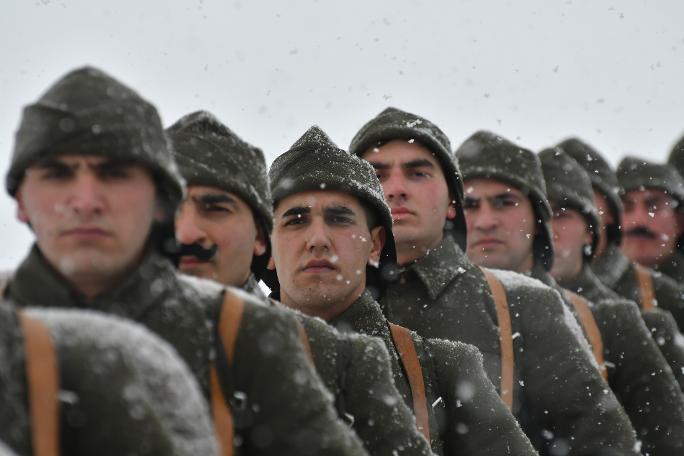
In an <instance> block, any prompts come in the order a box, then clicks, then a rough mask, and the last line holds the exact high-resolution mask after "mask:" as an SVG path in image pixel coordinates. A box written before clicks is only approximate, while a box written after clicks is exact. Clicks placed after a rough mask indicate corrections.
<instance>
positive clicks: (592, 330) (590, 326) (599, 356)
mask: <svg viewBox="0 0 684 456" xmlns="http://www.w3.org/2000/svg"><path fill="white" fill-rule="evenodd" d="M563 294H564V295H565V298H566V299H567V300H568V301H570V304H572V307H574V309H575V312H577V315H579V319H580V323H581V324H582V328H583V329H584V334H585V335H586V336H587V339H588V340H589V345H591V351H592V352H593V353H594V359H596V362H597V363H598V366H599V372H600V373H601V377H603V379H604V380H606V381H607V380H608V369H606V363H605V361H604V360H603V338H602V337H601V331H599V328H598V325H597V324H596V319H595V318H594V314H593V313H591V309H590V308H589V303H588V302H587V300H586V299H584V298H583V297H581V296H580V295H578V294H577V293H573V292H572V291H570V290H563Z"/></svg>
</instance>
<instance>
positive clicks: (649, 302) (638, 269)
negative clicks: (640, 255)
mask: <svg viewBox="0 0 684 456" xmlns="http://www.w3.org/2000/svg"><path fill="white" fill-rule="evenodd" d="M632 264H633V265H634V272H635V273H636V278H637V283H638V284H639V296H640V297H641V308H642V309H643V310H651V309H653V307H655V306H654V304H653V300H654V298H655V294H654V293H653V278H652V277H651V274H649V272H648V269H646V268H645V267H643V266H641V265H640V264H637V263H632Z"/></svg>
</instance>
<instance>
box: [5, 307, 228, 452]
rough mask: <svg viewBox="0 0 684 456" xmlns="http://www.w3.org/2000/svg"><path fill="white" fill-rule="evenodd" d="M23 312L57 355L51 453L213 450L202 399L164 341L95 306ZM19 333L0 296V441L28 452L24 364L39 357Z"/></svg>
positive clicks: (15, 319)
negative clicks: (44, 333)
mask: <svg viewBox="0 0 684 456" xmlns="http://www.w3.org/2000/svg"><path fill="white" fill-rule="evenodd" d="M26 313H27V314H28V316H29V318H31V319H34V320H37V321H38V322H40V323H41V324H42V325H44V327H45V328H46V329H47V330H48V332H49V334H50V338H51V339H52V344H51V345H52V347H51V350H50V351H51V352H53V353H54V356H55V358H56V360H57V366H56V368H55V370H56V372H54V375H55V376H56V378H57V379H58V389H59V394H58V397H55V398H53V399H54V400H57V399H58V398H59V411H58V414H56V416H55V417H54V419H55V420H56V421H55V423H56V424H57V427H58V429H59V432H58V439H57V440H58V443H57V445H58V448H56V449H57V450H58V452H59V454H69V455H92V454H98V455H121V454H139V455H159V456H162V455H197V454H206V455H211V454H217V448H216V443H215V440H214V435H213V432H212V427H211V422H210V419H209V413H208V409H207V407H206V403H205V401H204V400H203V399H202V396H201V393H200V390H199V388H198V386H197V384H196V383H195V380H194V378H193V377H192V376H191V374H190V372H189V371H188V369H187V367H186V366H185V364H183V363H182V362H181V361H180V359H179V358H178V357H177V355H176V354H175V352H174V351H173V350H172V348H171V347H170V346H169V345H168V344H166V343H164V342H163V341H161V340H159V338H157V337H155V336H153V335H152V334H151V333H150V332H149V331H147V330H145V329H144V328H142V327H140V326H138V325H135V324H133V323H131V322H128V321H123V320H121V319H117V318H114V317H111V316H105V315H103V314H100V313H95V312H83V311H75V310H46V309H28V310H27V311H26ZM26 338H27V336H26V333H25V331H24V330H23V329H22V325H21V324H20V321H19V317H18V313H17V311H16V309H15V308H14V307H13V306H11V305H9V304H8V303H5V302H3V303H0V364H1V365H2V369H0V403H1V404H2V407H0V440H2V441H5V442H6V443H7V444H8V445H9V446H10V447H11V448H12V449H13V451H15V452H16V453H17V454H20V455H30V454H35V452H36V449H35V448H32V446H33V445H32V432H38V431H37V430H36V428H33V427H32V425H31V422H32V417H31V412H30V410H31V405H30V402H29V399H28V398H29V386H28V383H29V382H28V374H27V373H26V365H27V363H41V362H44V360H43V359H40V360H38V359H35V358H34V357H37V356H39V355H37V354H31V355H28V354H27V353H31V352H30V351H29V350H27V349H26ZM41 380H45V379H44V378H43V379H41ZM39 385H40V383H39ZM40 388H45V386H40ZM55 393H57V391H55ZM34 400H38V399H36V398H34ZM33 419H35V417H34V418H33Z"/></svg>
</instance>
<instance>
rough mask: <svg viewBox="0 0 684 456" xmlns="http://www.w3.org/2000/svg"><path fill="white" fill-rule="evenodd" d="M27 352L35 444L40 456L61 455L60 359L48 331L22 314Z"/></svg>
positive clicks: (35, 450)
mask: <svg viewBox="0 0 684 456" xmlns="http://www.w3.org/2000/svg"><path fill="white" fill-rule="evenodd" d="M19 322H20V324H21V328H22V331H23V334H24V346H25V351H26V378H27V381H28V397H29V403H30V410H31V443H32V445H33V454H35V455H36V456H57V455H58V454H59V415H58V404H59V401H58V398H57V395H58V391H59V380H58V370H57V359H56V356H55V350H54V347H53V345H52V338H51V337H50V332H49V331H48V329H47V328H46V327H45V326H44V325H43V324H42V323H41V322H40V321H38V320H36V319H33V318H30V317H28V316H27V315H26V314H25V313H24V312H21V311H20V312H19Z"/></svg>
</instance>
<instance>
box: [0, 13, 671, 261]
mask: <svg viewBox="0 0 684 456" xmlns="http://www.w3.org/2000/svg"><path fill="white" fill-rule="evenodd" d="M682 17H684V2H682V1H681V0H660V1H657V2H656V1H645V0H614V1H604V0H593V1H590V0H585V1H578V0H575V1H572V0H513V1H484V0H451V1H420V0H392V1H371V0H365V1H357V0H347V1H323V0H320V1H314V0H301V1H296V0H288V1H254V0H242V1H240V0H238V1H233V0H187V1H173V0H144V1H143V0H118V1H116V2H104V1H96V0H4V1H3V5H2V12H1V13H0V43H1V44H0V58H1V60H0V61H2V65H1V66H0V163H1V164H2V169H3V175H4V170H6V169H7V164H8V163H9V158H10V154H11V151H12V148H13V143H14V139H13V138H14V131H15V130H16V128H17V125H18V122H19V119H20V115H21V109H22V107H23V106H24V105H25V104H27V103H29V102H31V101H33V100H35V99H36V98H38V97H39V96H40V94H41V93H42V92H43V91H45V90H46V89H47V87H48V86H49V85H50V84H52V83H53V82H54V81H55V80H56V79H57V78H59V77H60V76H61V75H62V74H64V73H65V72H67V71H68V70H70V69H73V68H75V67H78V66H82V65H85V64H91V65H95V66H98V67H100V68H102V69H103V70H105V71H107V72H109V73H111V74H112V75H114V76H115V77H117V78H119V79H120V80H122V81H123V82H125V83H126V84H128V85H130V86H132V87H133V88H135V89H137V90H138V91H139V92H140V93H141V94H142V95H143V96H145V97H146V98H148V99H149V100H151V101H152V102H153V103H155V104H156V105H157V107H158V108H159V110H160V112H161V114H162V117H163V119H164V121H165V123H166V124H170V123H172V122H174V121H175V120H176V119H178V118H179V117H180V116H182V115H184V114H187V113H189V112H191V111H194V110H198V109H206V110H209V111H211V112H213V113H214V114H216V115H217V116H218V117H219V118H220V119H221V120H222V121H223V122H225V123H226V124H227V125H228V126H229V127H231V128H232V129H233V130H234V131H235V132H236V133H238V134H239V135H241V136H242V137H243V138H244V139H245V140H247V141H249V142H251V143H253V144H255V145H257V146H259V147H261V148H262V149H263V150H264V151H265V153H266V155H267V157H268V160H269V161H271V160H273V158H274V157H275V156H277V155H279V154H280V153H282V152H283V151H285V150H286V149H287V148H288V146H289V145H290V144H292V143H293V142H294V141H295V140H296V139H297V138H298V137H299V136H300V135H301V134H302V133H303V132H304V131H305V130H306V129H307V128H308V127H309V126H311V125H313V124H318V125H319V126H321V127H322V128H323V129H324V130H325V131H326V132H328V134H329V135H330V136H331V137H332V138H333V140H335V141H336V142H337V143H338V144H339V145H340V146H342V147H344V148H346V147H347V146H348V144H349V140H350V139H351V137H352V136H353V135H354V133H355V132H356V130H357V129H358V128H359V127H360V126H361V125H362V124H363V123H364V122H365V121H366V120H368V119H369V118H371V117H372V116H374V115H375V114H376V113H377V112H379V111H380V110H382V109H384V108H385V107H387V106H388V105H393V106H397V107H399V108H402V109H405V110H409V111H413V112H415V113H418V114H421V115H423V116H425V117H427V118H429V119H431V120H433V121H434V122H436V123H437V124H438V125H440V126H441V127H442V128H443V129H444V130H445V131H446V132H447V134H448V135H449V136H450V137H451V141H452V144H453V145H454V146H457V145H458V144H460V143H461V142H462V141H463V140H464V139H465V138H466V137H467V136H469V135H470V134H471V133H473V132H474V131H476V130H478V129H483V128H485V129H490V130H493V131H495V132H497V133H500V134H502V135H503V136H506V137H508V138H510V139H512V140H515V141H517V142H519V143H520V144H522V145H524V146H526V147H529V148H532V149H534V150H538V149H540V148H542V147H544V146H547V145H551V144H553V143H555V142H557V141H558V140H560V139H563V138H564V137H566V136H568V135H578V136H580V137H582V138H584V139H586V140H588V141H589V142H590V143H592V144H593V145H595V146H596V147H597V148H598V149H599V150H601V151H602V152H603V153H604V154H606V155H607V156H608V157H609V160H610V161H611V162H612V163H614V164H615V163H617V162H618V161H619V159H620V157H621V156H623V155H624V154H626V153H630V154H633V155H638V156H643V157H649V158H650V159H653V160H664V159H665V158H666V157H667V154H668V153H669V149H670V147H671V145H672V144H673V142H674V141H675V140H676V139H677V138H678V137H679V136H680V135H681V134H683V133H684V92H683V91H682V89H681V87H682V84H683V83H684V29H683V28H682V27H681V18H682ZM0 239H3V248H2V249H0V268H11V267H14V266H15V265H16V264H17V263H18V261H19V260H20V259H21V257H23V255H24V254H25V252H26V251H27V249H28V246H29V245H30V242H31V235H30V232H29V231H28V230H27V229H26V228H24V227H22V226H20V225H19V223H18V222H16V221H15V219H14V203H13V201H12V200H11V199H9V198H8V197H6V196H5V195H4V192H3V195H2V196H1V197H0Z"/></svg>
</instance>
